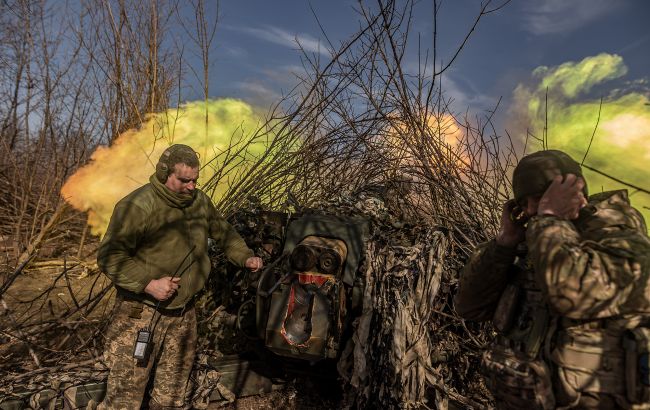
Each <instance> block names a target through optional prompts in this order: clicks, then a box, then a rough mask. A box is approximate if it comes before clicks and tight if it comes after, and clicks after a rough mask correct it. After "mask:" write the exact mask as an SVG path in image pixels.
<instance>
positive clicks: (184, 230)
mask: <svg viewBox="0 0 650 410" xmlns="http://www.w3.org/2000/svg"><path fill="white" fill-rule="evenodd" d="M198 175H199V160H198V156H197V155H196V153H195V152H194V150H192V148H190V147H188V146H186V145H181V144H176V145H172V146H171V147H169V148H168V149H166V150H165V152H164V153H163V155H162V156H161V158H160V161H159V162H158V164H157V166H156V173H155V174H154V175H152V176H151V178H150V180H149V183H148V184H146V185H145V186H143V187H141V188H139V189H137V190H135V191H133V192H132V193H130V194H129V195H127V196H126V197H125V198H123V199H122V200H120V201H119V202H118V203H117V205H116V206H115V210H114V211H113V215H112V217H111V221H110V224H109V226H108V230H107V232H106V235H105V236H104V239H103V240H102V243H101V245H100V248H99V252H98V256H97V263H98V265H99V267H100V268H101V269H102V271H103V272H104V273H105V274H106V275H107V276H108V277H109V278H110V279H111V280H112V281H113V283H114V285H115V288H116V290H117V296H116V307H115V315H114V316H113V320H112V322H111V325H110V327H109V329H108V331H107V335H106V336H107V337H106V346H105V350H104V356H105V360H106V363H107V365H108V366H109V367H110V374H109V377H108V381H107V393H106V398H105V399H104V401H103V402H102V403H101V404H100V406H99V407H100V408H110V409H128V410H132V409H138V408H140V406H141V403H142V400H143V397H144V393H145V389H146V386H147V383H148V381H149V378H150V376H151V372H152V370H153V369H155V370H153V371H154V381H153V389H152V391H151V401H150V403H149V408H152V409H153V408H186V407H189V405H190V404H189V402H188V400H187V399H188V397H189V396H190V392H191V388H190V386H189V376H190V371H191V370H192V364H193V361H194V354H195V350H196V340H197V334H196V324H197V323H196V313H195V310H194V307H193V301H194V296H195V295H196V293H197V292H198V291H200V290H201V289H202V288H203V285H204V284H205V281H206V280H207V277H208V275H209V273H210V268H211V263H210V260H209V258H208V253H207V252H208V237H210V238H212V239H214V240H215V241H216V243H217V245H219V246H220V247H221V248H222V249H223V250H224V252H225V254H226V256H227V257H228V258H229V259H230V261H231V262H233V263H234V264H236V265H239V266H242V267H247V268H249V269H252V270H258V269H260V268H261V267H262V260H261V259H260V258H258V257H255V256H253V252H252V251H251V250H250V249H249V248H248V247H247V246H246V244H245V242H244V241H243V239H242V238H241V237H240V236H239V234H237V232H236V231H235V230H234V228H233V227H232V226H230V225H229V224H228V223H227V222H226V221H225V220H224V219H223V218H222V217H221V216H219V215H218V213H217V211H216V209H215V207H214V205H213V204H212V202H211V200H210V198H209V197H208V196H207V195H206V194H204V193H203V192H201V191H200V190H198V189H195V188H196V180H197V178H198ZM140 329H149V330H150V331H151V334H152V341H151V343H150V347H149V350H148V355H147V357H146V358H144V359H140V360H138V359H136V358H134V345H135V341H136V335H137V334H138V331H139V330H140Z"/></svg>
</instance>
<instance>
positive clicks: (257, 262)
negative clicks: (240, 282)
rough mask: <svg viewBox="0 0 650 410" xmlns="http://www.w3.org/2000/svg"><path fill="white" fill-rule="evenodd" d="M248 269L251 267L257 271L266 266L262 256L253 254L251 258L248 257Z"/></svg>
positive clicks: (246, 264)
mask: <svg viewBox="0 0 650 410" xmlns="http://www.w3.org/2000/svg"><path fill="white" fill-rule="evenodd" d="M244 266H246V267H247V268H248V269H250V270H251V271H253V272H257V271H258V270H260V269H262V267H263V266H264V262H263V261H262V258H258V257H257V256H251V257H250V258H248V259H246V263H245V265H244Z"/></svg>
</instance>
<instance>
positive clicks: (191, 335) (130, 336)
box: [98, 300, 197, 410]
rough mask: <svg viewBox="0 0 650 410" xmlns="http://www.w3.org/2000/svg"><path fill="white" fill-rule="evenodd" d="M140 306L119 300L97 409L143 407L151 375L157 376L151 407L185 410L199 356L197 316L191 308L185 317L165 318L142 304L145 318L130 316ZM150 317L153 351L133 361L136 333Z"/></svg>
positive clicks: (105, 356) (144, 325) (146, 323)
mask: <svg viewBox="0 0 650 410" xmlns="http://www.w3.org/2000/svg"><path fill="white" fill-rule="evenodd" d="M136 303H137V302H130V301H120V300H118V301H117V302H116V312H115V315H114V319H113V322H112V323H111V325H110V327H109V330H108V333H107V343H106V347H105V349H104V360H105V361H106V364H107V366H108V367H109V368H110V369H111V370H110V373H109V376H108V381H107V389H106V390H107V391H106V397H105V399H104V401H103V402H102V403H101V404H100V405H99V406H98V409H125V410H133V409H139V408H140V405H141V403H142V400H143V397H144V394H145V389H146V386H147V383H148V381H149V378H150V377H154V384H153V390H152V391H151V401H150V405H149V407H150V408H187V407H189V405H188V404H186V403H189V401H188V397H189V395H190V393H191V386H190V383H189V378H190V372H191V370H192V365H193V362H194V356H195V352H196V341H197V332H196V312H195V310H194V308H193V307H190V308H188V309H186V310H185V311H184V312H183V314H182V315H177V316H167V315H161V314H160V313H158V312H155V310H154V309H153V308H152V307H149V306H147V305H142V304H141V303H140V304H139V306H143V310H142V313H141V315H140V316H141V317H140V318H133V317H129V316H130V315H131V316H132V311H133V309H134V307H135V308H136V309H137V307H138V306H137V304H136ZM134 304H136V305H135V306H134ZM154 313H155V316H154ZM152 316H154V321H153V323H154V326H153V328H154V329H153V343H152V348H151V350H150V352H149V356H148V360H146V361H139V360H136V359H134V358H133V349H134V343H135V339H136V335H137V332H138V330H139V329H143V328H146V327H147V326H149V324H150V322H151V319H152ZM152 371H153V373H154V374H153V375H152V374H151V373H152Z"/></svg>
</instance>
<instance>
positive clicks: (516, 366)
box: [455, 150, 650, 410]
mask: <svg viewBox="0 0 650 410" xmlns="http://www.w3.org/2000/svg"><path fill="white" fill-rule="evenodd" d="M513 191H514V194H515V199H514V200H510V201H508V202H506V204H505V205H504V208H503V213H502V217H501V227H500V230H499V232H498V234H497V236H496V238H495V239H493V240H492V241H490V242H487V243H485V244H483V245H480V246H479V247H478V249H477V250H476V251H475V252H474V254H473V255H472V256H471V257H470V259H469V261H468V262H467V264H466V266H465V269H464V271H463V273H462V275H461V278H460V284H459V290H458V293H457V295H456V298H455V308H456V311H457V312H458V313H459V314H460V315H461V316H462V317H464V318H465V319H468V320H477V321H484V320H492V323H493V325H494V328H495V331H496V336H495V339H494V341H493V342H492V344H491V346H490V347H489V348H488V349H487V351H486V352H485V353H484V355H483V359H482V366H483V371H484V374H485V376H486V383H487V385H488V387H489V388H490V390H491V391H492V393H493V395H494V397H495V399H496V401H497V408H501V409H530V410H533V409H555V408H586V409H616V408H635V409H636V408H639V409H641V408H650V366H649V365H650V361H649V359H648V354H649V350H650V239H649V238H648V235H647V230H646V225H645V222H644V220H643V217H642V216H641V214H640V213H639V212H638V211H637V210H636V209H634V208H633V207H632V206H630V203H629V200H628V197H627V191H624V190H620V191H612V192H602V193H598V194H596V195H592V196H591V197H589V196H588V195H587V185H586V183H585V181H584V179H583V178H582V172H581V168H580V165H579V164H578V163H577V162H576V161H574V160H573V159H572V158H571V157H569V156H568V155H567V154H565V153H563V152H560V151H554V150H548V151H541V152H537V153H535V154H531V155H528V156H526V157H524V158H522V160H521V161H520V162H519V164H518V165H517V167H516V168H515V171H514V174H513Z"/></svg>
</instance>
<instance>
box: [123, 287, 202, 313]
mask: <svg viewBox="0 0 650 410" xmlns="http://www.w3.org/2000/svg"><path fill="white" fill-rule="evenodd" d="M115 299H116V303H125V304H127V305H128V306H129V307H130V312H129V317H130V318H134V319H141V318H142V311H143V310H144V307H145V306H147V307H149V308H151V309H152V310H155V311H156V312H158V313H159V314H160V315H162V316H169V317H181V316H183V314H185V312H187V311H188V310H190V309H192V308H193V307H194V302H195V298H192V299H190V300H189V302H187V303H186V304H185V306H183V307H179V308H175V309H167V308H164V307H158V308H156V306H155V305H151V304H149V303H146V302H145V301H143V300H142V299H140V298H137V297H133V296H132V295H130V294H128V293H125V292H120V289H118V292H117V295H116V297H115Z"/></svg>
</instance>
